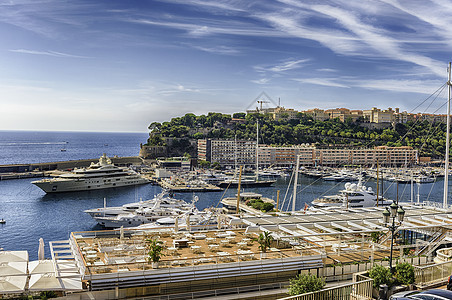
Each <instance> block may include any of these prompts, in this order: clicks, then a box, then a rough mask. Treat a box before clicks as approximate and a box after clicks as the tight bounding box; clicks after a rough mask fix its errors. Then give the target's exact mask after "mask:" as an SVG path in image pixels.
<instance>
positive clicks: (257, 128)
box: [256, 119, 259, 181]
mask: <svg viewBox="0 0 452 300" xmlns="http://www.w3.org/2000/svg"><path fill="white" fill-rule="evenodd" d="M256 124H257V126H256V181H258V180H259V119H257V120H256Z"/></svg>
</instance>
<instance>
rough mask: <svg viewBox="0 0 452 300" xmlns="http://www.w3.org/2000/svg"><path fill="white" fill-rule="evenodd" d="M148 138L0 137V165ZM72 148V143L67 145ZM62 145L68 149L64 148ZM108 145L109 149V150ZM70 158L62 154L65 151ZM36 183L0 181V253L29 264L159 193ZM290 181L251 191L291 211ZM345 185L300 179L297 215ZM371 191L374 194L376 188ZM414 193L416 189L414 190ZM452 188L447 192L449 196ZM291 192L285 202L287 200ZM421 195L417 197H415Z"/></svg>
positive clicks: (202, 199)
mask: <svg viewBox="0 0 452 300" xmlns="http://www.w3.org/2000/svg"><path fill="white" fill-rule="evenodd" d="M146 137H147V134H141V133H133V134H130V133H128V134H125V133H79V132H69V133H68V132H64V133H62V132H54V133H50V132H1V131H0V164H10V163H23V162H49V161H58V160H71V159H82V158H97V157H99V156H100V155H101V153H103V152H105V153H107V155H110V156H113V155H118V156H133V155H137V154H138V150H139V144H140V143H144V142H145V141H146ZM66 142H68V143H66ZM62 143H64V144H62ZM106 144H107V145H108V146H106ZM63 147H64V148H66V149H67V151H66V152H61V151H60V149H61V148H63ZM33 180H35V179H19V180H5V181H0V218H4V219H5V220H6V221H7V222H6V224H3V225H2V224H0V247H2V248H4V249H5V250H28V252H29V254H30V259H31V260H34V259H37V251H38V240H39V238H40V237H42V238H44V241H45V243H46V249H45V250H46V256H47V257H49V256H50V253H49V248H48V242H49V241H56V240H64V239H67V238H68V237H69V233H70V232H72V231H85V230H96V229H100V228H99V227H98V226H97V225H96V223H95V222H94V221H93V220H92V219H91V217H89V216H88V215H87V214H85V213H84V212H83V211H84V210H86V209H90V208H96V207H101V206H103V199H104V198H106V199H107V205H108V206H118V205H122V204H125V203H129V202H133V201H138V200H139V198H143V199H150V198H152V197H153V196H154V195H155V194H157V193H159V192H160V191H161V189H160V187H158V186H152V185H142V186H138V187H125V188H117V189H112V190H99V191H86V192H76V193H64V194H51V195H46V194H45V193H44V192H43V191H42V190H40V189H39V188H37V187H35V186H34V185H32V184H31V183H30V182H31V181H33ZM289 180H290V178H289V177H287V178H282V179H279V180H278V182H277V184H276V185H275V186H274V187H266V188H256V189H247V190H246V191H249V192H258V193H261V194H263V195H264V196H266V197H269V198H273V199H275V200H276V193H277V192H276V191H277V190H280V203H281V204H283V203H284V208H286V209H287V208H288V207H290V208H291V207H292V206H291V203H289V202H290V201H289V199H290V197H291V196H292V189H290V190H288V189H287V185H288V183H289ZM343 185H344V183H334V182H324V181H322V180H318V181H316V180H315V179H312V178H305V177H301V186H300V187H299V188H298V191H299V194H298V196H297V205H296V207H297V209H302V208H303V207H304V204H305V203H306V202H307V203H309V202H310V201H312V200H313V199H315V198H316V197H318V196H321V195H326V194H328V195H329V194H335V193H336V192H337V191H338V190H340V189H342V188H343ZM367 185H368V186H371V187H372V188H373V189H375V183H374V182H369V183H367ZM415 188H416V185H415ZM386 189H387V191H386V193H385V196H386V197H388V198H395V195H396V186H395V185H392V186H391V185H390V184H389V183H387V182H385V190H386ZM451 190H452V188H449V191H451ZM286 192H287V198H286V200H285V202H284V197H285V194H286ZM235 193H236V191H235V190H230V191H227V192H226V196H233V195H235ZM416 193H417V190H416V192H415V195H416ZM442 193H443V181H442V180H439V181H438V182H436V183H434V184H423V185H421V186H420V191H419V194H420V198H421V201H422V200H426V199H429V200H431V201H438V202H442ZM196 195H197V196H198V197H199V201H198V203H197V206H198V208H200V209H202V208H205V207H210V206H217V205H218V206H219V204H218V202H219V200H220V198H221V196H222V195H223V192H215V193H213V192H212V193H197V194H196ZM176 197H177V198H182V199H184V200H186V201H191V199H192V198H193V194H190V193H188V194H183V193H180V194H177V195H176ZM399 199H401V200H404V201H408V200H409V199H410V185H409V184H400V185H399Z"/></svg>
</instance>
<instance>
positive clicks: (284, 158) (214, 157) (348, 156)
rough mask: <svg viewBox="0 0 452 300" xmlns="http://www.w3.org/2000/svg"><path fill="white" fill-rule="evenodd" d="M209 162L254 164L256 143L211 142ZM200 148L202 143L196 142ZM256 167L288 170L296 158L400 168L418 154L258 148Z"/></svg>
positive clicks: (319, 162) (385, 149)
mask: <svg viewBox="0 0 452 300" xmlns="http://www.w3.org/2000/svg"><path fill="white" fill-rule="evenodd" d="M208 143H210V147H211V153H210V155H209V154H208V155H207V156H206V157H210V160H209V161H211V162H218V163H220V165H222V166H233V165H234V164H235V161H237V164H239V165H251V166H254V165H255V163H256V160H255V158H256V143H255V142H253V141H237V142H234V141H226V140H223V141H221V140H217V141H214V140H211V141H210V142H208ZM198 145H201V147H204V146H203V145H204V144H203V142H201V143H199V142H198ZM203 151H204V149H203V148H201V149H199V148H198V153H199V156H198V157H199V159H202V158H201V157H203V156H201V155H203ZM258 153H259V157H258V160H259V166H261V167H268V166H278V167H290V166H293V165H294V164H295V162H296V159H297V156H299V157H300V165H301V166H316V165H323V166H343V165H363V166H370V165H374V164H376V163H377V161H378V162H379V164H380V165H385V166H404V165H412V164H416V163H418V151H417V150H414V149H413V148H411V147H387V146H379V147H375V148H359V149H347V148H327V149H317V148H316V147H314V146H311V145H296V146H285V147H276V146H267V145H261V146H259V151H258Z"/></svg>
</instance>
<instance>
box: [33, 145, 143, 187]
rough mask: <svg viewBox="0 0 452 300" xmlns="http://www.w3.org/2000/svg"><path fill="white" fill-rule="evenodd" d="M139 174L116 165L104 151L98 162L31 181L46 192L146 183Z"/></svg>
mask: <svg viewBox="0 0 452 300" xmlns="http://www.w3.org/2000/svg"><path fill="white" fill-rule="evenodd" d="M148 182H149V181H148V180H147V179H145V178H143V177H142V176H141V175H140V174H138V173H136V172H135V171H133V170H131V169H129V168H123V167H117V166H115V165H114V164H112V162H111V160H110V159H109V158H108V157H107V156H106V154H105V153H104V154H103V156H101V157H100V159H99V162H98V163H91V165H90V166H89V167H87V168H79V169H77V168H76V169H74V170H73V171H72V172H67V173H63V174H61V175H59V176H58V177H54V178H51V179H41V180H37V181H33V182H32V183H33V184H34V185H36V186H38V187H39V188H41V189H42V190H43V191H44V192H46V193H58V192H74V191H89V190H99V189H107V188H114V187H123V186H131V185H138V184H144V183H148Z"/></svg>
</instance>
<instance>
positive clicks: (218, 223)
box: [217, 215, 221, 229]
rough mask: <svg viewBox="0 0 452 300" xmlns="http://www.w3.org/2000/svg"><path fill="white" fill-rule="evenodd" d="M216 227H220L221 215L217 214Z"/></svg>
mask: <svg viewBox="0 0 452 300" xmlns="http://www.w3.org/2000/svg"><path fill="white" fill-rule="evenodd" d="M217 228H218V229H221V216H220V215H218V216H217Z"/></svg>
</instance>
